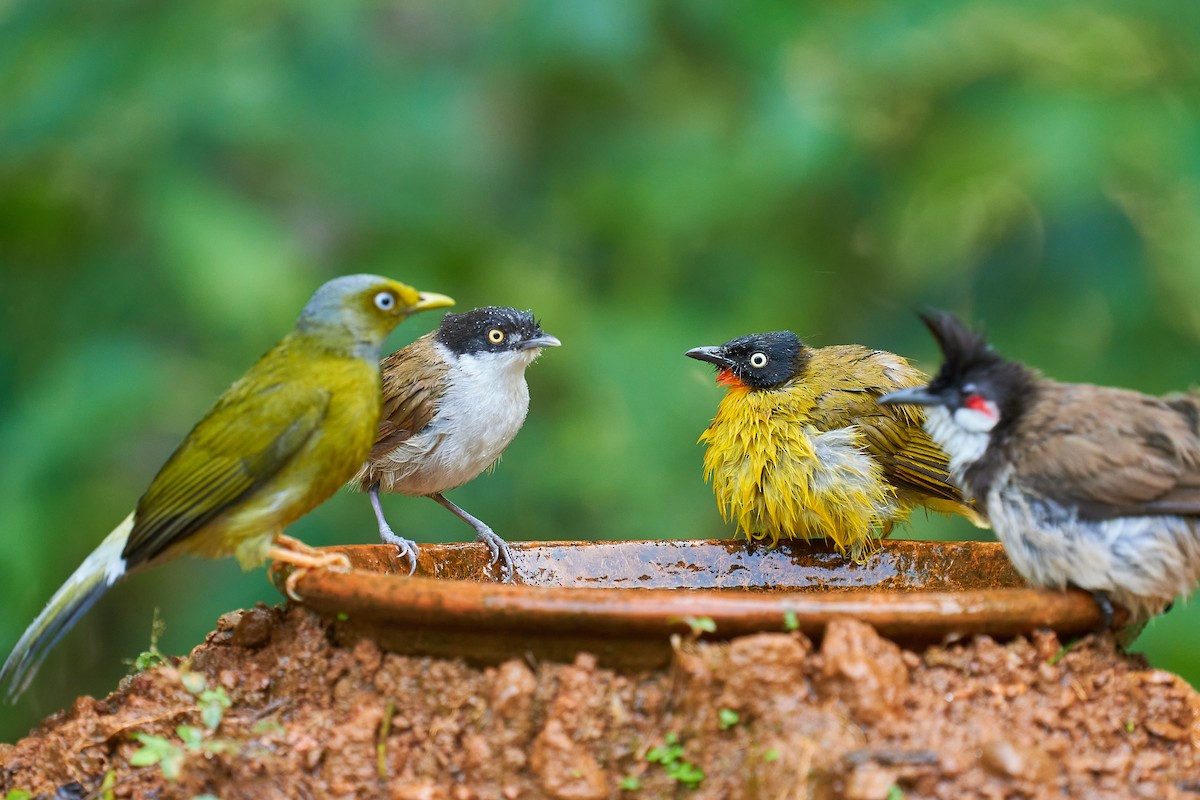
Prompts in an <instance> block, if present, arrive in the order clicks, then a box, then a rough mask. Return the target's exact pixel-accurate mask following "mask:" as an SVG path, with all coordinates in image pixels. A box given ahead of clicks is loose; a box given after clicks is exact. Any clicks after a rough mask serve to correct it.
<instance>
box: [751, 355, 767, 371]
mask: <svg viewBox="0 0 1200 800" xmlns="http://www.w3.org/2000/svg"><path fill="white" fill-rule="evenodd" d="M767 360H768V359H767V354H766V353H755V354H754V355H752V356H750V366H752V367H754V368H755V369H762V368H763V367H765V366H766V365H767Z"/></svg>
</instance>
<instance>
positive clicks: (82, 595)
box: [0, 514, 133, 703]
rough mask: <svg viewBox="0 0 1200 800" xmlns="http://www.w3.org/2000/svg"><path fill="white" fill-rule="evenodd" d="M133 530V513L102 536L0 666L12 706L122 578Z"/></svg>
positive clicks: (1, 675) (0, 676)
mask: <svg viewBox="0 0 1200 800" xmlns="http://www.w3.org/2000/svg"><path fill="white" fill-rule="evenodd" d="M132 529H133V514H130V515H129V516H128V517H126V518H125V521H124V522H122V523H121V524H120V525H118V526H117V527H116V529H115V530H114V531H113V532H112V533H110V534H109V535H108V536H107V537H105V539H104V541H103V542H101V543H100V546H99V547H97V548H96V549H95V550H93V551H92V554H91V555H89V556H88V557H87V558H86V559H84V561H83V563H82V564H80V565H79V568H78V569H77V570H75V572H74V573H73V574H72V575H71V577H70V578H68V579H67V582H66V583H64V584H63V585H62V586H61V587H60V588H59V590H58V591H57V592H55V593H54V596H53V597H51V598H50V602H49V603H47V604H46V607H45V608H43V609H42V613H40V614H38V615H37V619H35V620H34V621H33V623H32V624H30V626H29V627H28V628H26V629H25V633H24V634H22V635H21V639H20V641H18V642H17V644H16V646H15V647H14V648H13V651H12V653H10V654H9V656H8V660H7V661H5V662H4V666H3V667H0V685H7V686H8V700H9V702H10V703H15V702H16V701H17V698H19V697H20V696H21V694H22V693H23V692H24V691H25V690H26V689H27V688H29V684H30V683H31V682H32V681H33V678H34V676H35V675H36V674H37V670H38V667H40V666H41V665H42V661H44V660H45V658H46V656H47V654H49V652H50V651H51V650H52V649H53V648H54V645H56V644H58V641H59V640H60V639H62V637H63V636H64V635H65V634H66V633H67V631H69V630H70V629H71V627H72V626H73V625H74V624H75V623H76V622H78V621H79V618H80V617H82V616H83V615H84V614H86V613H87V612H88V610H89V609H90V608H91V607H92V606H94V605H95V604H96V601H97V600H99V599H100V598H101V597H102V596H103V595H104V593H105V592H106V591H108V588H109V587H110V586H112V585H113V584H114V583H116V582H117V581H119V580H120V579H121V578H122V577H124V575H125V559H124V558H123V557H122V555H121V554H122V551H123V550H124V549H125V541H126V540H127V539H128V538H129V532H130V531H131V530H132Z"/></svg>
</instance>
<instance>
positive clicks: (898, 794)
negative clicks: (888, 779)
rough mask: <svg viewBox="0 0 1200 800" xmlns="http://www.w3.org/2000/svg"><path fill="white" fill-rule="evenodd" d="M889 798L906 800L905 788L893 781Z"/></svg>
mask: <svg viewBox="0 0 1200 800" xmlns="http://www.w3.org/2000/svg"><path fill="white" fill-rule="evenodd" d="M887 800H904V790H903V789H901V788H900V787H899V786H897V785H896V784H894V783H893V784H892V785H891V786H889V787H888V790H887Z"/></svg>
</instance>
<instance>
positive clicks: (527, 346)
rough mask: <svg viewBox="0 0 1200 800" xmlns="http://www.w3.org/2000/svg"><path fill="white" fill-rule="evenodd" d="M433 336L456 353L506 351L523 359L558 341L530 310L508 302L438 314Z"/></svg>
mask: <svg viewBox="0 0 1200 800" xmlns="http://www.w3.org/2000/svg"><path fill="white" fill-rule="evenodd" d="M434 338H436V339H437V341H438V343H439V344H441V345H442V346H443V347H445V348H446V349H448V350H450V352H452V353H454V354H456V355H459V356H464V355H477V354H484V353H494V354H502V353H508V354H512V355H521V356H524V361H525V363H528V362H530V361H532V360H533V359H534V358H536V357H537V355H538V353H540V352H541V349H542V348H543V347H558V346H559V345H560V344H562V343H561V342H559V340H558V339H557V338H556V337H554V336H551V335H550V334H548V333H546V332H545V331H543V330H542V327H541V325H540V324H538V321H537V320H536V319H534V316H533V312H531V311H518V310H517V309H515V308H510V307H508V306H485V307H483V308H476V309H472V310H471V311H465V312H463V313H462V314H447V315H446V316H444V317H442V323H441V325H440V326H438V329H437V332H436V333H435V334H434Z"/></svg>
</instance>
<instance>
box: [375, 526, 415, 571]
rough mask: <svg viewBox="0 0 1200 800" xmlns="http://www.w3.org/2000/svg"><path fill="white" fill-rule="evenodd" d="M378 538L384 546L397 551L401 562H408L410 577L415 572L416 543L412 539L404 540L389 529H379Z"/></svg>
mask: <svg viewBox="0 0 1200 800" xmlns="http://www.w3.org/2000/svg"><path fill="white" fill-rule="evenodd" d="M379 538H380V539H381V540H382V541H383V543H384V544H390V545H392V546H393V547H395V548H396V550H397V551H398V553H397V554H398V556H399V558H400V560H401V561H402V562H403V561H404V560H405V559H407V560H408V563H409V567H408V574H409V575H410V576H411V575H413V574H414V573H415V572H416V571H417V543H416V542H414V541H413V540H412V539H405V538H404V537H403V536H398V535H397V534H396V533H394V532H393V531H392V529H391V528H380V529H379Z"/></svg>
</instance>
